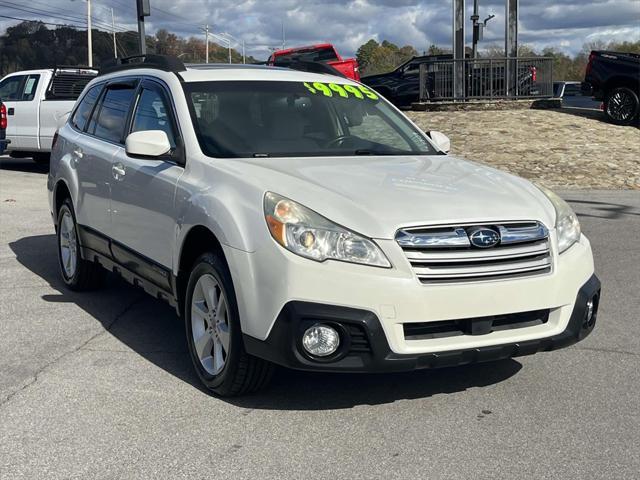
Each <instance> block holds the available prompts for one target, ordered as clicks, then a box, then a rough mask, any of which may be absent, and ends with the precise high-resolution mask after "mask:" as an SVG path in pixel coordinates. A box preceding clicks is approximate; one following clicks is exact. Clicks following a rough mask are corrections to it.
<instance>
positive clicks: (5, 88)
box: [0, 75, 27, 102]
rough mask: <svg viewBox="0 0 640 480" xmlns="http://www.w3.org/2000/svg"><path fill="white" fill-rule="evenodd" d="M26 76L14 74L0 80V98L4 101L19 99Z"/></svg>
mask: <svg viewBox="0 0 640 480" xmlns="http://www.w3.org/2000/svg"><path fill="white" fill-rule="evenodd" d="M26 78H27V76H26V75H15V76H13V77H9V78H5V79H4V80H3V81H2V82H0V98H1V99H2V100H3V101H5V102H9V101H13V102H15V101H17V100H21V99H22V92H23V85H24V81H25V80H26Z"/></svg>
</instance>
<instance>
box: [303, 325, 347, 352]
mask: <svg viewBox="0 0 640 480" xmlns="http://www.w3.org/2000/svg"><path fill="white" fill-rule="evenodd" d="M302 346H303V347H304V349H305V350H306V351H307V352H308V353H309V354H310V355H313V356H314V357H327V356H329V355H331V354H332V353H335V351H336V350H337V349H338V347H339V346H340V335H339V334H338V332H336V330H335V329H333V328H331V327H330V326H328V325H323V324H321V323H316V324H315V325H314V326H312V327H310V328H308V329H307V330H306V331H305V332H304V335H302Z"/></svg>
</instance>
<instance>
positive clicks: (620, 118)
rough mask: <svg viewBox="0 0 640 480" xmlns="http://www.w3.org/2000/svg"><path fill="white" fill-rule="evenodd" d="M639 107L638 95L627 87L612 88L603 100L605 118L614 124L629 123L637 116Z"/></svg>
mask: <svg viewBox="0 0 640 480" xmlns="http://www.w3.org/2000/svg"><path fill="white" fill-rule="evenodd" d="M639 109H640V101H638V95H637V94H636V92H634V91H633V90H631V89H630V88H627V87H618V88H614V89H613V90H611V91H610V92H609V93H608V95H607V98H606V99H605V102H604V113H605V115H606V116H607V119H608V120H609V121H610V122H611V123H615V124H616V125H631V124H632V123H633V122H634V120H635V119H636V117H637V116H638V110H639Z"/></svg>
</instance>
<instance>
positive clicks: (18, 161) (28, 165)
mask: <svg viewBox="0 0 640 480" xmlns="http://www.w3.org/2000/svg"><path fill="white" fill-rule="evenodd" d="M0 170H11V171H15V172H27V173H49V164H41V163H36V162H34V161H33V159H31V158H11V157H8V156H0Z"/></svg>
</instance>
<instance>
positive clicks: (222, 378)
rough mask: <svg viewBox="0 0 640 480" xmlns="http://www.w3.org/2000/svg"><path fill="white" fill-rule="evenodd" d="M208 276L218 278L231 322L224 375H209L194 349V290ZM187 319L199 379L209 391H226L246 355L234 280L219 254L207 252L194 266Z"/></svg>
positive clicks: (188, 343) (186, 304) (189, 290)
mask: <svg viewBox="0 0 640 480" xmlns="http://www.w3.org/2000/svg"><path fill="white" fill-rule="evenodd" d="M206 274H210V275H212V276H213V277H214V278H215V279H216V281H217V282H218V285H220V288H221V289H222V291H223V293H224V295H225V297H226V299H227V305H228V311H227V314H228V321H229V345H230V349H229V352H227V358H226V360H225V365H224V367H223V369H222V372H220V373H219V374H217V375H210V374H209V373H208V372H207V371H206V370H205V369H204V367H203V366H202V365H201V363H200V359H199V358H198V355H197V353H196V350H195V347H194V342H193V333H192V329H191V300H192V298H193V291H194V288H195V285H196V283H197V282H198V279H199V278H200V277H201V276H203V275H206ZM184 319H185V330H186V335H187V346H188V349H189V355H190V356H191V361H192V362H193V365H194V367H195V370H196V373H197V374H198V377H199V378H200V380H201V381H202V383H203V384H204V385H205V386H206V387H207V388H208V389H209V390H212V391H214V392H216V393H218V392H217V390H226V389H227V388H228V387H230V384H232V383H233V380H234V377H235V373H236V371H237V369H238V364H239V362H240V357H241V356H242V355H243V350H244V349H243V345H242V334H241V329H240V320H239V314H238V305H237V302H236V296H235V290H234V288H233V282H232V281H231V274H230V273H229V269H228V267H227V265H226V264H225V263H224V261H222V260H221V259H220V257H219V256H218V255H215V254H213V253H207V254H204V255H202V256H201V257H199V258H198V260H196V262H195V263H194V267H193V269H192V270H191V274H190V275H189V282H188V284H187V291H186V295H185V302H184Z"/></svg>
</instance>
